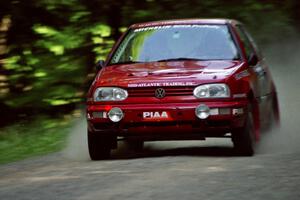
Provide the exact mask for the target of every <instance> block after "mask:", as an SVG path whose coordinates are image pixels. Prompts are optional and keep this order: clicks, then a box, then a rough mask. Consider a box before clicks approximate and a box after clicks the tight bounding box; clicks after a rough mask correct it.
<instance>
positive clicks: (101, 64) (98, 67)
mask: <svg viewBox="0 0 300 200" xmlns="http://www.w3.org/2000/svg"><path fill="white" fill-rule="evenodd" d="M104 63H105V61H104V60H99V61H98V62H97V63H96V70H97V71H99V70H100V69H102V68H103V67H104Z"/></svg>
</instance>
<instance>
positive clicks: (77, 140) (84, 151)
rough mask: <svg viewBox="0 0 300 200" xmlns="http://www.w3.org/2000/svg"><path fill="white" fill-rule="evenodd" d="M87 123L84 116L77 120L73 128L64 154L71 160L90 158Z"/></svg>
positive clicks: (86, 159)
mask: <svg viewBox="0 0 300 200" xmlns="http://www.w3.org/2000/svg"><path fill="white" fill-rule="evenodd" d="M86 131H87V124H86V120H85V119H84V118H83V117H82V118H81V119H78V120H77V123H76V124H75V126H74V127H73V128H72V129H71V131H70V134H69V137H68V141H67V146H66V148H65V149H64V151H63V156H64V157H66V158H67V159H70V160H76V161H88V160H90V158H89V154H88V145H87V134H86Z"/></svg>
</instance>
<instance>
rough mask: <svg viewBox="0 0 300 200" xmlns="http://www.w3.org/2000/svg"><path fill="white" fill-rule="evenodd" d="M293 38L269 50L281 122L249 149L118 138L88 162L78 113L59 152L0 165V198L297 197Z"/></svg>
mask: <svg viewBox="0 0 300 200" xmlns="http://www.w3.org/2000/svg"><path fill="white" fill-rule="evenodd" d="M291 46H292V45H289V46H287V47H283V46H280V48H278V47H277V49H280V50H281V51H276V52H270V53H269V54H268V55H269V56H271V57H272V58H274V59H273V63H271V65H270V66H271V70H272V73H273V76H274V79H275V82H276V84H277V87H278V91H279V99H280V104H281V110H282V112H281V114H282V128H281V129H280V130H279V129H278V130H273V131H272V132H270V133H267V134H265V135H264V136H263V139H262V141H261V142H260V144H259V145H258V146H257V153H256V155H255V156H254V157H235V156H234V155H233V152H232V144H231V142H230V140H226V139H216V140H208V141H205V142H203V141H195V142H155V143H147V144H146V147H145V150H144V151H142V152H140V153H138V154H136V153H133V152H130V151H129V150H128V149H127V148H126V146H125V145H121V147H120V148H119V149H118V150H117V151H115V152H114V153H113V156H112V159H111V160H107V161H99V162H92V161H90V160H89V159H88V155H87V148H86V136H85V129H86V127H85V126H86V125H85V123H84V122H83V121H82V122H81V123H78V125H77V126H76V127H74V130H73V131H72V134H71V135H70V142H69V144H68V146H67V147H66V149H65V150H64V151H63V152H60V153H56V154H52V155H48V156H44V157H38V158H33V159H28V160H24V161H20V162H16V163H11V164H7V165H2V166H0V199H1V200H10V199H12V200H18V199H28V200H34V199H38V200H41V199H43V200H48V199H49V200H50V199H51V200H52V199H56V200H69V199H72V200H73V199H74V200H75V199H82V200H85V199H86V200H89V199H91V200H92V199H93V200H94V199H98V200H106V199H138V200H143V199H165V200H166V199H195V200H199V199H210V200H217V199H220V200H221V199H222V200H227V199H238V200H240V199H243V200H245V199H246V200H247V199H263V200H266V199H272V200H276V199H280V200H281V199H284V200H285V199H289V200H297V199H300V190H299V187H300V172H299V167H300V148H299V143H300V128H299V122H300V120H299V111H300V100H299V99H300V90H299V85H300V78H299V75H300V73H299V72H300V67H299V65H298V63H300V62H299V61H298V60H299V56H297V54H299V53H298V52H300V51H298V49H296V48H292V49H291V48H290V47H291ZM293 46H294V47H295V46H296V44H294V45H293ZM298 46H300V45H298ZM274 48H275V49H276V47H274ZM271 49H272V48H271ZM299 49H300V48H299ZM283 55H285V57H284V56H283ZM291 58H292V59H291Z"/></svg>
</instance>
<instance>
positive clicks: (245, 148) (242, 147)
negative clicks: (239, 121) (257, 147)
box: [232, 112, 255, 156]
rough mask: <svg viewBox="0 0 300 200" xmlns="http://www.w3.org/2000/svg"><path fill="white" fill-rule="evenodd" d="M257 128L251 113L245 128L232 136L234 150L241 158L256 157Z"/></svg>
mask: <svg viewBox="0 0 300 200" xmlns="http://www.w3.org/2000/svg"><path fill="white" fill-rule="evenodd" d="M254 132H255V128H254V121H253V116H252V113H250V112H249V114H248V116H247V120H246V123H245V126H244V127H243V128H241V129H239V130H236V131H234V132H233V134H232V142H233V145H234V150H235V152H236V154H237V155H240V156H253V155H254V144H255V136H254Z"/></svg>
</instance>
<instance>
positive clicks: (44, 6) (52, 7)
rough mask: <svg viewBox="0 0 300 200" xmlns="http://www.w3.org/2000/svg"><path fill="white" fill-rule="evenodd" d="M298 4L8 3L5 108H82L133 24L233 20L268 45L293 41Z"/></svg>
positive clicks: (0, 96) (220, 0)
mask: <svg viewBox="0 0 300 200" xmlns="http://www.w3.org/2000/svg"><path fill="white" fill-rule="evenodd" d="M298 4H299V3H297V1H295V0H288V1H287V2H286V3H280V2H279V1H272V0H271V1H265V2H262V1H258V0H245V1H237V0H232V1H224V0H209V1H200V0H189V1H174V0H159V1H158V0H127V1H124V0H89V1H84V0H51V1H49V0H28V1H1V3H0V10H3V12H2V13H3V14H2V15H0V17H3V16H9V17H10V20H11V27H10V29H9V31H8V32H7V34H6V37H7V39H8V40H7V41H8V42H7V49H8V53H7V54H6V55H4V57H5V60H4V62H2V63H3V64H2V66H0V70H1V68H2V70H3V71H4V72H5V80H6V83H5V84H4V85H6V86H7V88H4V89H1V88H0V104H1V103H4V104H5V105H6V106H9V107H11V108H13V109H19V108H23V107H29V108H31V107H32V108H34V109H37V110H43V108H44V107H53V106H57V105H67V104H73V103H76V102H79V101H82V100H83V99H84V95H83V94H84V93H85V91H84V89H86V88H87V85H84V84H86V83H89V80H88V79H87V77H91V76H88V74H91V73H93V72H94V70H93V65H94V63H95V62H96V61H97V60H99V59H105V57H106V56H107V54H108V53H109V51H110V48H111V47H112V45H113V43H114V41H115V39H116V38H118V37H119V34H120V33H121V32H124V31H125V30H126V27H128V26H129V25H130V24H132V23H137V22H143V21H152V20H163V19H174V18H234V19H238V20H241V21H243V22H244V23H245V24H246V25H247V26H248V27H249V29H250V32H252V33H254V35H255V37H256V39H258V41H259V43H263V44H266V43H270V42H272V41H277V40H281V39H282V38H286V37H290V36H291V35H292V33H293V32H294V27H293V26H292V25H291V22H292V19H294V18H296V17H297V14H295V13H298V12H297V11H296V10H297V8H299V5H298ZM297 6H298V7H297ZM2 8H3V9H2ZM4 8H5V9H4ZM0 21H1V20H0ZM0 56H1V55H0ZM0 61H1V58H0ZM0 63H1V62H0ZM1 91H4V93H1Z"/></svg>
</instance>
